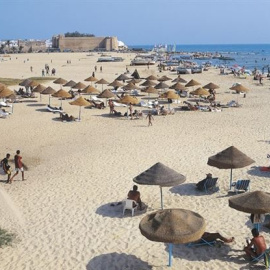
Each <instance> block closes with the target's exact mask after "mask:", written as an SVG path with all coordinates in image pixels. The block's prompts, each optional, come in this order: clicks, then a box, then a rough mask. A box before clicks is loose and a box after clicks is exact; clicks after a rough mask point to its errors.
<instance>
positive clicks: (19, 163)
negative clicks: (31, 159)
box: [9, 150, 26, 184]
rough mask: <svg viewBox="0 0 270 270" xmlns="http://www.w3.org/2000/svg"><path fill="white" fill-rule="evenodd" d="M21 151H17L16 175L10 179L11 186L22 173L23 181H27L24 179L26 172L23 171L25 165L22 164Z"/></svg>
mask: <svg viewBox="0 0 270 270" xmlns="http://www.w3.org/2000/svg"><path fill="white" fill-rule="evenodd" d="M20 153H21V151H20V150H17V151H16V155H15V156H14V162H15V171H16V172H15V174H14V175H13V176H12V177H11V178H10V181H9V183H10V184H11V183H12V181H13V179H14V177H15V176H16V175H17V174H18V173H19V172H21V173H22V181H24V180H26V179H24V170H23V163H22V157H21V155H20Z"/></svg>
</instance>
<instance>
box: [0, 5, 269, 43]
mask: <svg viewBox="0 0 270 270" xmlns="http://www.w3.org/2000/svg"><path fill="white" fill-rule="evenodd" d="M0 10H1V16H0V25H1V31H0V40H7V39H31V38H33V39H49V38H51V37H52V36H53V35H55V34H64V33H66V32H73V31H79V32H81V33H89V34H94V35H95V36H117V37H118V39H119V40H121V41H123V42H124V43H125V44H133V45H135V44H159V43H163V44H164V43H166V44H254V43H256V44H270V35H269V34H268V28H269V24H270V20H269V10H270V1H269V0H136V1H134V0H114V1H112V0H0Z"/></svg>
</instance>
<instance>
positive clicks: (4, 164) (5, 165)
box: [1, 154, 11, 183]
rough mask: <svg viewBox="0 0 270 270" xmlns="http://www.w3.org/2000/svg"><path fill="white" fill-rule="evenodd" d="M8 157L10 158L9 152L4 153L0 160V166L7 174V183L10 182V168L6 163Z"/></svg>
mask: <svg viewBox="0 0 270 270" xmlns="http://www.w3.org/2000/svg"><path fill="white" fill-rule="evenodd" d="M9 158H10V154H6V157H5V158H4V159H2V160H1V164H2V168H3V170H4V172H5V174H7V176H8V179H7V183H10V176H11V170H10V166H9V164H8V160H9Z"/></svg>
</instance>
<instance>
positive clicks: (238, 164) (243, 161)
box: [207, 146, 255, 189]
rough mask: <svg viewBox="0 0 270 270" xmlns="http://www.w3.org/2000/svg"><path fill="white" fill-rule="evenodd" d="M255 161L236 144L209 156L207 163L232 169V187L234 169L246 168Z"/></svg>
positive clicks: (220, 167)
mask: <svg viewBox="0 0 270 270" xmlns="http://www.w3.org/2000/svg"><path fill="white" fill-rule="evenodd" d="M254 162H255V161H254V160H253V159H251V158H250V157H248V156H247V155H245V154H244V153H242V152H241V151H240V150H238V149H237V148H236V147H234V146H230V147H228V148H226V149H225V150H223V151H221V152H219V153H217V154H216V155H214V156H211V157H209V158H208V162H207V164H208V165H210V166H213V167H216V168H219V169H231V177H230V189H231V187H232V169H237V168H244V167H246V166H248V165H250V164H252V163H254Z"/></svg>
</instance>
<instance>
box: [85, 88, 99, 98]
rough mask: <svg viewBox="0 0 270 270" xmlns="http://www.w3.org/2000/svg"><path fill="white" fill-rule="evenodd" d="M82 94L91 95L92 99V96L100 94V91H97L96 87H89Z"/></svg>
mask: <svg viewBox="0 0 270 270" xmlns="http://www.w3.org/2000/svg"><path fill="white" fill-rule="evenodd" d="M81 93H83V94H90V98H91V94H99V93H100V91H99V90H98V89H96V88H95V87H94V86H92V85H88V86H86V87H85V88H84V89H83V90H82V92H81Z"/></svg>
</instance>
